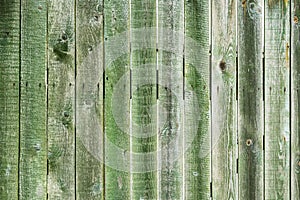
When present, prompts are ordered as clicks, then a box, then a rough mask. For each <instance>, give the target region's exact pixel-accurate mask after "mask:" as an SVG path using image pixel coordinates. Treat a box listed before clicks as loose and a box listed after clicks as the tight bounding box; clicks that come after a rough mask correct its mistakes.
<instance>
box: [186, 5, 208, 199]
mask: <svg viewBox="0 0 300 200" xmlns="http://www.w3.org/2000/svg"><path fill="white" fill-rule="evenodd" d="M209 9H210V2H209V1H206V0H188V1H185V46H184V53H185V54H184V55H185V63H184V72H185V74H184V76H185V86H184V88H185V90H184V92H185V94H184V99H185V103H184V145H185V148H187V151H186V152H185V154H184V162H185V163H184V176H185V183H184V184H185V187H184V190H185V196H184V198H185V199H209V198H210V178H211V177H210V174H211V171H210V163H211V157H210V155H211V153H210V152H211V145H210V143H211V138H210V123H209V120H210V93H209V92H210V84H209V81H210V78H209V77H210V64H209V59H210V58H209V57H210V55H209V49H210V47H209V45H210V44H209V43H210V41H209V39H210V37H209V32H210V31H209V18H210V16H209Z"/></svg>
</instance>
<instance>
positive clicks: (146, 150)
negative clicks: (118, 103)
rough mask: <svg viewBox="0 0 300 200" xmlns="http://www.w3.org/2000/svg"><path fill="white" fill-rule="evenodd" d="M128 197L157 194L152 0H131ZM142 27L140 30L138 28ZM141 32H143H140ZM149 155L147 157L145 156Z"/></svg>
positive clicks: (153, 6)
mask: <svg viewBox="0 0 300 200" xmlns="http://www.w3.org/2000/svg"><path fill="white" fill-rule="evenodd" d="M130 13H131V18H130V39H131V49H132V50H131V69H132V88H131V91H132V107H131V112H132V122H131V125H132V133H131V134H132V138H131V147H132V148H131V153H132V154H133V155H137V154H136V153H139V154H140V155H141V156H139V157H137V156H133V157H132V159H131V163H130V165H131V169H132V171H131V173H132V186H131V188H132V195H131V199H158V197H157V186H156V184H157V180H156V177H157V176H156V175H157V171H156V167H157V162H156V161H157V157H156V150H157V117H156V115H157V109H156V107H155V105H156V50H155V44H156V34H155V33H154V34H146V33H147V32H148V31H149V30H155V29H154V28H155V27H156V1H155V0H144V1H140V0H131V12H130ZM138 30H143V31H138ZM141 33H144V34H141ZM149 157H150V158H149Z"/></svg>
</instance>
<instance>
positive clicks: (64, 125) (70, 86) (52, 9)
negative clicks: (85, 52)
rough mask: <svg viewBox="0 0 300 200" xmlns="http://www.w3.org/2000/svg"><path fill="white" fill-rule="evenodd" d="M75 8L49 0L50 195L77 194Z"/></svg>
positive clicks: (61, 196) (69, 3) (65, 196)
mask: <svg viewBox="0 0 300 200" xmlns="http://www.w3.org/2000/svg"><path fill="white" fill-rule="evenodd" d="M74 8H75V1H66V2H65V1H49V2H48V119H47V120H48V121H47V122H48V127H47V128H48V165H49V166H48V170H49V171H48V199H74V198H75V167H74V166H75V135H74V130H75V128H74V123H75V32H74V31H75V26H74V25H75V15H74Z"/></svg>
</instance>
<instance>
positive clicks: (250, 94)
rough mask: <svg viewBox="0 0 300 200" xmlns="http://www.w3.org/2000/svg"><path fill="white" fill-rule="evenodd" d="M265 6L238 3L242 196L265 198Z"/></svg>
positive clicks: (239, 170) (241, 197)
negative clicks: (263, 48)
mask: <svg viewBox="0 0 300 200" xmlns="http://www.w3.org/2000/svg"><path fill="white" fill-rule="evenodd" d="M262 6H263V1H262V0H260V1H244V0H239V1H238V4H237V11H238V12H237V17H238V19H237V21H238V24H237V26H238V143H239V160H238V173H239V175H238V176H239V181H238V186H239V199H262V198H263V141H262V139H263V118H262V115H263V92H262V91H263V81H262V74H263V72H262V70H263V69H262V42H263V37H262V9H263V8H262Z"/></svg>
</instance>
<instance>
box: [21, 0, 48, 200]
mask: <svg viewBox="0 0 300 200" xmlns="http://www.w3.org/2000/svg"><path fill="white" fill-rule="evenodd" d="M46 36H47V3H46V1H43V0H38V1H32V0H30V1H22V2H21V49H20V51H21V85H20V93H21V96H20V147H21V149H20V163H19V176H20V177H19V179H20V185H19V187H20V191H19V199H33V200H34V199H46V197H47V135H46V114H47V113H46V105H47V104H46V98H47V93H46V65H47V60H46V58H47V57H46V48H47V46H46Z"/></svg>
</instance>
